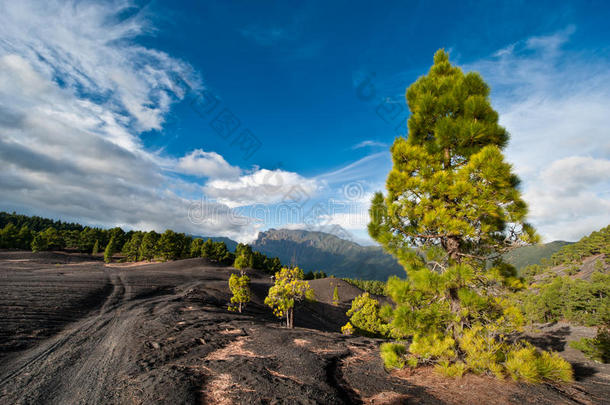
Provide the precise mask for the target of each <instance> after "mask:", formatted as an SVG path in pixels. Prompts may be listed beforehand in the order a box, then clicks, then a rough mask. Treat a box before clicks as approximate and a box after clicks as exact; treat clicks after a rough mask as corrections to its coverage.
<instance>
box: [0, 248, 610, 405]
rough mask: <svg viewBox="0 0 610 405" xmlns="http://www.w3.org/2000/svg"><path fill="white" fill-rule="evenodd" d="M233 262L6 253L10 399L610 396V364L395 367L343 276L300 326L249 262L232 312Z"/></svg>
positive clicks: (0, 294) (5, 391) (3, 387)
mask: <svg viewBox="0 0 610 405" xmlns="http://www.w3.org/2000/svg"><path fill="white" fill-rule="evenodd" d="M231 271H232V269H230V268H222V267H216V266H213V265H210V264H209V263H207V262H206V261H205V260H203V259H189V260H182V261H177V262H169V263H155V264H141V265H128V264H124V265H122V264H115V265H110V266H106V265H104V264H103V263H102V262H100V261H99V260H91V258H90V257H89V256H79V255H76V254H75V255H71V254H55V253H45V254H32V253H26V252H0V313H1V314H2V318H1V320H0V336H1V339H0V344H1V346H0V350H1V351H0V403H2V404H39V403H44V404H85V403H86V404H112V403H120V404H126V403H128V404H132V403H133V404H139V403H146V404H150V403H167V404H194V403H209V404H233V403H238V404H241V403H244V404H279V403H286V404H295V403H297V404H345V403H356V404H357V403H371V404H372V403H374V404H402V403H415V404H444V403H450V404H453V403H456V404H457V403H463V404H472V403H480V404H487V403H514V404H557V403H573V404H577V403H603V401H604V399H606V398H608V396H609V392H610V390H609V389H608V387H609V386H608V383H609V382H610V380H609V377H608V375H607V374H606V372H604V371H603V370H601V369H599V368H596V367H595V365H590V364H589V363H584V364H585V365H586V367H588V368H587V369H586V370H585V371H584V372H583V373H581V374H580V375H579V380H578V381H577V382H576V383H575V384H568V385H562V386H558V387H553V386H548V385H542V386H527V385H523V384H516V383H512V382H508V381H506V382H504V381H497V380H494V379H493V378H489V377H478V376H466V377H464V378H462V379H460V380H447V379H443V378H440V377H439V376H437V375H436V374H433V373H431V372H430V370H426V369H422V370H419V371H417V372H416V373H413V374H409V373H408V372H405V371H401V372H393V373H387V372H386V371H385V370H384V368H383V365H382V363H381V360H380V358H379V344H380V341H379V340H375V339H367V338H362V337H348V336H343V335H341V334H339V333H337V331H338V330H339V328H340V327H341V325H343V324H344V323H345V322H346V321H347V318H346V317H345V315H344V313H345V311H346V310H347V308H348V304H349V300H350V299H351V298H353V297H351V295H354V294H356V293H359V292H358V290H357V289H355V290H352V288H355V287H352V286H346V285H344V284H340V286H339V295H340V301H341V302H340V303H339V305H337V306H335V305H332V303H331V302H330V301H329V300H328V299H327V298H328V297H326V295H325V294H327V293H328V291H330V294H332V289H331V288H334V287H331V286H330V282H331V281H328V280H331V279H327V281H326V283H328V285H327V286H325V284H324V283H325V282H324V281H316V282H315V284H316V285H315V286H314V288H315V289H316V293H317V294H319V299H320V301H321V302H316V303H308V304H302V305H300V306H299V307H298V308H297V309H296V313H295V324H296V326H297V327H296V328H295V329H292V330H287V329H285V328H283V327H281V325H280V322H279V320H277V319H276V318H275V317H273V315H272V314H271V311H270V310H269V308H267V307H265V306H264V305H263V299H264V297H265V295H266V293H267V290H268V288H269V286H270V285H271V280H270V279H269V277H268V276H267V275H264V274H262V273H257V272H249V275H250V277H251V279H252V291H253V302H252V303H251V304H249V305H248V306H247V307H246V310H245V313H243V314H239V313H232V312H229V311H227V303H228V300H229V290H228V285H227V280H228V278H229V275H230V274H231ZM335 282H340V280H335ZM341 283H342V282H341ZM318 284H319V285H318ZM330 297H331V299H332V295H331V296H330ZM350 297H351V298H350ZM542 334H543V335H544V333H542ZM560 339H561V337H560ZM574 355H578V353H576V354H574ZM579 361H582V359H579Z"/></svg>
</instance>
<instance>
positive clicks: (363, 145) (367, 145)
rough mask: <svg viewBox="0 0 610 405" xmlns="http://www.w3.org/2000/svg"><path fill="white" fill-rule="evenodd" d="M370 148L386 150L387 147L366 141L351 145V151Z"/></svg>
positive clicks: (376, 142) (380, 143) (383, 144)
mask: <svg viewBox="0 0 610 405" xmlns="http://www.w3.org/2000/svg"><path fill="white" fill-rule="evenodd" d="M371 147H381V148H387V147H388V145H387V144H385V143H383V142H378V141H371V140H366V141H362V142H358V143H357V144H355V145H353V146H352V149H362V148H371Z"/></svg>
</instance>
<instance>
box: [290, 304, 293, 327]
mask: <svg viewBox="0 0 610 405" xmlns="http://www.w3.org/2000/svg"><path fill="white" fill-rule="evenodd" d="M292 328H294V308H290V329H292Z"/></svg>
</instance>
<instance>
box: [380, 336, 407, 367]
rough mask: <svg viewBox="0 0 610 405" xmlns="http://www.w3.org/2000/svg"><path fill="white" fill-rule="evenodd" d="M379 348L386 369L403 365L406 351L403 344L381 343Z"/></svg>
mask: <svg viewBox="0 0 610 405" xmlns="http://www.w3.org/2000/svg"><path fill="white" fill-rule="evenodd" d="M380 350H381V358H382V359H383V364H384V365H385V368H386V369H388V370H392V369H396V368H403V367H404V366H405V354H406V352H407V349H406V347H405V345H403V344H400V343H383V344H382V345H381V348H380Z"/></svg>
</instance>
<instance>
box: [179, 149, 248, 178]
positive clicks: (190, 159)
mask: <svg viewBox="0 0 610 405" xmlns="http://www.w3.org/2000/svg"><path fill="white" fill-rule="evenodd" d="M176 168H177V169H178V170H179V171H181V172H182V173H187V174H193V175H196V176H201V177H209V178H213V179H222V178H236V177H238V176H239V175H240V174H241V170H240V168H239V167H236V166H231V165H230V164H229V163H227V161H226V160H225V159H224V158H223V157H222V156H220V155H219V154H218V153H216V152H205V151H203V150H202V149H195V150H194V151H192V152H191V153H189V154H188V155H186V156H184V157H182V158H180V159H179V160H178V164H177V165H176Z"/></svg>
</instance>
